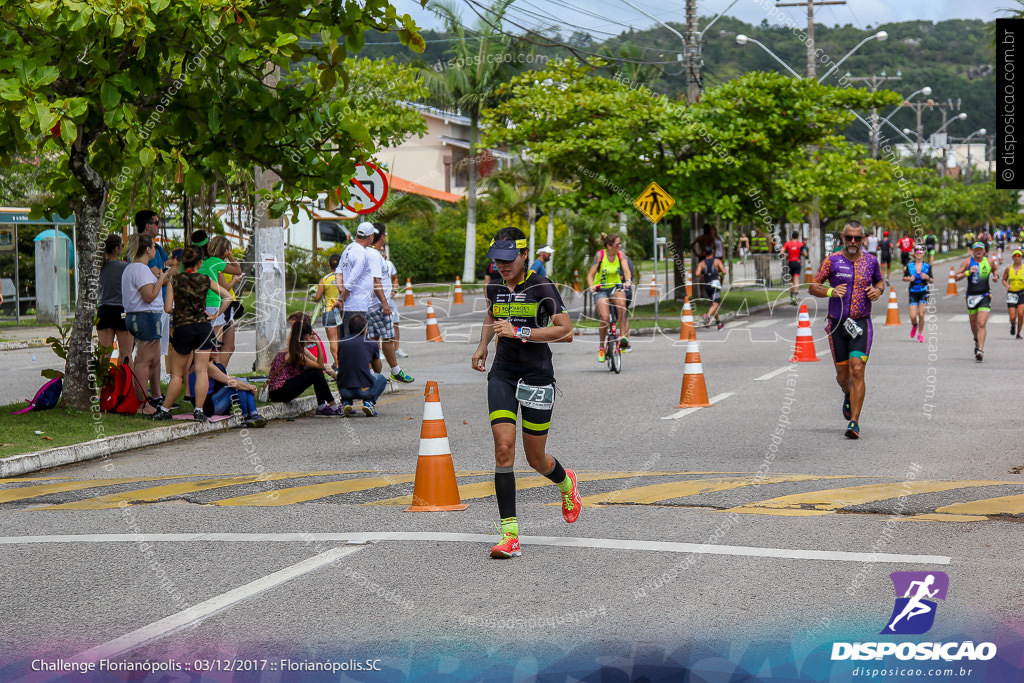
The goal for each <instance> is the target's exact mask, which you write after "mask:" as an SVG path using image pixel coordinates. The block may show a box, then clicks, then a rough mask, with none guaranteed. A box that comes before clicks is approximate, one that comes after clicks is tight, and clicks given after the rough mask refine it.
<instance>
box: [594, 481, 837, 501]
mask: <svg viewBox="0 0 1024 683" xmlns="http://www.w3.org/2000/svg"><path fill="white" fill-rule="evenodd" d="M850 478H855V477H851V476H847V475H839V476H819V475H812V474H776V475H768V476H764V477H760V478H758V477H722V478H718V479H691V480H689V481H669V482H665V483H663V484H651V485H650V486H637V487H635V488H629V489H619V490H617V491H609V492H607V493H598V494H595V495H592V496H583V505H597V504H600V503H634V504H644V503H657V502H660V501H663V500H671V499H673V498H684V497H686V496H696V495H699V494H701V493H715V492H717V491H728V490H730V489H738V488H743V487H744V486H753V485H754V484H780V483H785V482H791V481H812V480H820V479H850Z"/></svg>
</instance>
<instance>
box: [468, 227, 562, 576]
mask: <svg viewBox="0 0 1024 683" xmlns="http://www.w3.org/2000/svg"><path fill="white" fill-rule="evenodd" d="M526 247H527V241H526V235H524V234H523V232H522V231H521V230H519V228H513V227H508V228H502V229H501V230H499V231H498V233H497V234H496V235H495V236H494V240H493V241H492V242H491V247H490V249H489V250H488V251H487V258H489V259H493V261H494V265H495V266H496V267H497V269H498V273H499V275H500V278H501V281H499V280H498V278H494V279H493V280H491V282H490V284H488V285H487V288H486V296H487V302H488V309H487V315H486V316H485V317H484V325H483V330H482V332H481V334H480V345H479V346H477V349H476V353H474V354H473V360H472V365H473V369H474V370H477V371H479V372H485V371H486V361H487V347H488V345H489V344H490V342H491V339H492V338H494V337H498V341H497V344H496V346H495V352H494V362H493V363H492V364H491V371H490V373H488V375H487V404H488V410H489V411H490V417H491V435H492V436H493V437H494V493H495V496H496V498H497V499H498V515H499V516H500V517H501V541H500V542H499V543H498V544H497V545H495V546H494V547H493V548H491V557H493V558H507V557H516V556H519V555H520V554H521V552H520V547H519V524H518V522H517V520H516V476H515V474H514V470H513V466H514V465H515V456H516V419H517V411H518V409H519V407H520V405H521V406H522V411H523V450H524V451H525V452H526V460H527V462H528V463H530V467H532V468H533V469H535V470H537V471H538V472H540V473H541V474H543V475H544V476H545V477H547V478H548V479H550V480H551V481H552V483H554V484H555V485H557V486H558V489H559V491H561V496H562V517H563V518H564V519H565V521H566V522H569V523H572V522H575V521H576V520H577V518H579V516H580V506H581V505H582V501H581V499H580V494H579V491H578V490H577V486H576V474H575V473H574V472H573V471H572V470H567V469H564V468H563V467H562V465H561V463H559V462H558V460H556V459H555V458H553V457H552V456H551V455H549V454H548V453H546V452H545V450H544V448H545V445H546V444H547V439H548V436H547V434H548V428H549V427H550V426H551V413H552V409H553V407H554V401H555V386H554V384H555V372H554V367H553V366H552V363H551V349H550V348H549V347H548V344H549V343H555V342H571V341H572V321H571V320H570V318H569V314H568V313H567V312H566V310H565V305H564V304H563V303H562V298H561V297H560V296H559V294H558V289H557V288H556V287H555V286H554V285H553V284H551V281H550V280H548V279H547V278H545V277H541V276H539V275H537V274H536V273H534V272H533V271H532V270H530V271H527V270H526V258H527V248H526Z"/></svg>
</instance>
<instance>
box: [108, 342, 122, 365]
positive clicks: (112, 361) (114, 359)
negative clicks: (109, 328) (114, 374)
mask: <svg viewBox="0 0 1024 683" xmlns="http://www.w3.org/2000/svg"><path fill="white" fill-rule="evenodd" d="M120 362H121V358H120V357H119V356H118V355H117V336H116V335H115V336H114V349H113V351H111V352H110V366H111V367H116V366H117V364H118V363H120Z"/></svg>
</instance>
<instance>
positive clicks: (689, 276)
mask: <svg viewBox="0 0 1024 683" xmlns="http://www.w3.org/2000/svg"><path fill="white" fill-rule="evenodd" d="M692 296H693V273H691V272H690V271H689V270H687V271H686V298H687V299H689V298H691V297H692Z"/></svg>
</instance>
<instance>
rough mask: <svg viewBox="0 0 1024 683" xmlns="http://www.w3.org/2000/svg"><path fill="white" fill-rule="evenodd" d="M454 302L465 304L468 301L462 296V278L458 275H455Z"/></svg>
mask: <svg viewBox="0 0 1024 683" xmlns="http://www.w3.org/2000/svg"><path fill="white" fill-rule="evenodd" d="M452 303H453V304H464V303H466V300H465V299H463V298H462V280H460V279H459V276H458V275H456V276H455V297H454V298H452Z"/></svg>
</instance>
